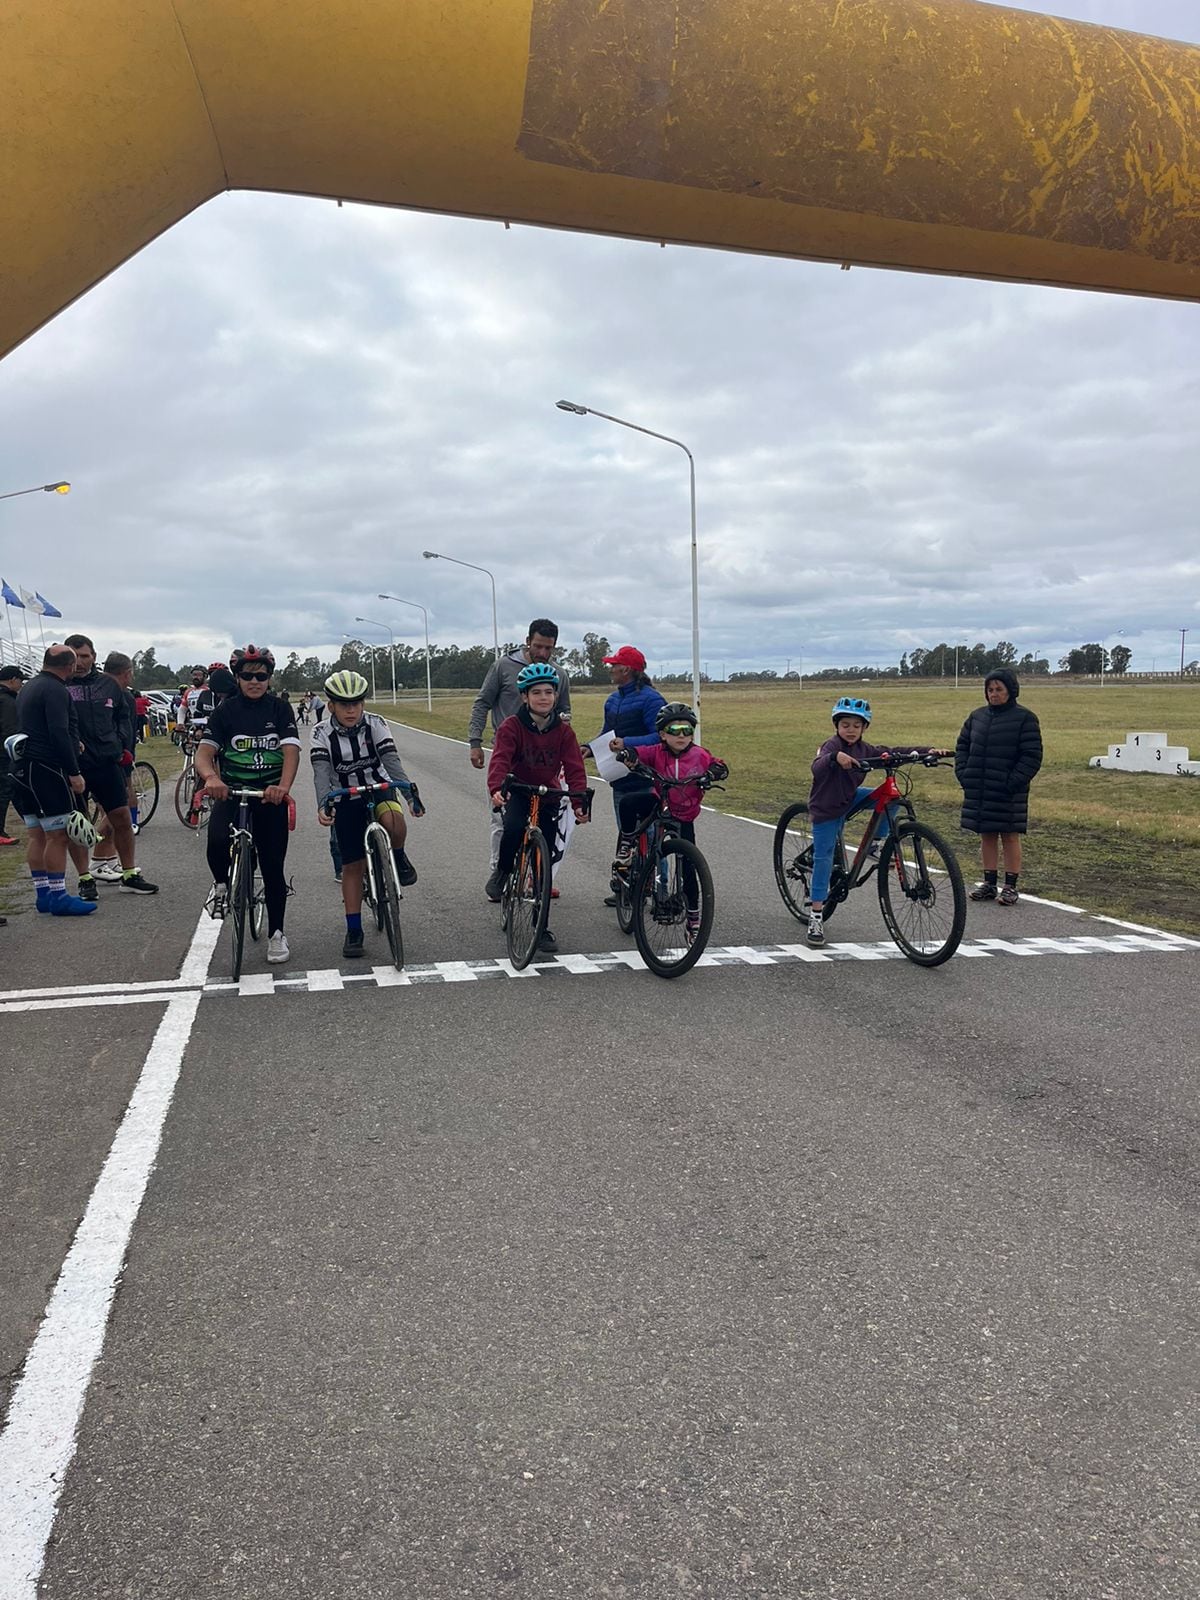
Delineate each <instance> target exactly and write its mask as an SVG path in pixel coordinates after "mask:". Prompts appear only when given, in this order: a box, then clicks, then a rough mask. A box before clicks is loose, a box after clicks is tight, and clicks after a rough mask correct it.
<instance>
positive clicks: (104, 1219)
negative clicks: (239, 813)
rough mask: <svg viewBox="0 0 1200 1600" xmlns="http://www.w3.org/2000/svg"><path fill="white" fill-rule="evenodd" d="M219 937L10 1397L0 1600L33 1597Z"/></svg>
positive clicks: (2, 1484)
mask: <svg viewBox="0 0 1200 1600" xmlns="http://www.w3.org/2000/svg"><path fill="white" fill-rule="evenodd" d="M220 931H221V925H220V923H219V922H213V921H212V920H211V919H210V918H209V917H208V916H207V915H204V914H202V915H201V918H200V921H199V923H198V925H197V927H196V931H195V933H194V934H193V935H192V942H191V944H190V945H189V947H188V952H187V955H186V956H185V957H184V961H183V966H182V968H181V969H180V974H179V978H180V981H181V982H185V983H190V984H195V985H197V987H195V988H193V989H192V990H191V991H190V992H189V993H187V994H172V993H170V992H168V993H166V994H164V995H163V996H162V999H163V1000H164V1001H165V1002H166V1010H165V1012H164V1014H163V1018H162V1021H161V1022H160V1023H159V1025H158V1030H157V1032H156V1033H155V1035H154V1040H153V1042H152V1043H151V1045H150V1049H149V1052H148V1053H147V1055H146V1060H145V1064H144V1065H143V1067H142V1071H141V1074H140V1076H139V1077H138V1081H137V1085H136V1087H135V1088H134V1091H133V1094H132V1095H131V1096H130V1100H129V1105H128V1107H127V1108H126V1111H125V1115H124V1117H123V1118H122V1119H121V1125H120V1127H119V1128H118V1129H117V1135H116V1138H115V1139H114V1140H113V1143H112V1148H111V1149H110V1150H109V1152H108V1156H107V1158H106V1160H105V1162H104V1166H103V1167H102V1168H101V1171H100V1176H99V1178H98V1179H97V1181H96V1187H95V1188H94V1189H93V1190H92V1194H91V1198H90V1199H89V1200H88V1204H87V1210H86V1211H85V1212H84V1214H83V1221H82V1222H81V1223H80V1224H79V1228H78V1230H77V1232H76V1234H75V1237H74V1239H73V1240H72V1242H71V1248H70V1250H69V1251H68V1252H67V1257H66V1260H65V1261H64V1262H63V1266H62V1271H61V1272H60V1273H59V1275H58V1282H57V1283H56V1284H55V1285H54V1292H53V1294H52V1295H51V1296H50V1304H49V1306H48V1307H47V1308H46V1315H45V1317H44V1318H43V1320H42V1324H41V1326H40V1327H39V1329H38V1331H37V1336H36V1338H35V1339H34V1341H33V1346H32V1348H31V1349H30V1351H29V1355H28V1357H27V1358H26V1361H25V1367H24V1370H23V1371H22V1373H21V1377H20V1379H19V1380H18V1382H17V1385H16V1388H15V1389H14V1390H13V1395H12V1401H11V1403H10V1405H9V1408H8V1417H7V1419H6V1421H5V1426H4V1431H3V1432H2V1433H0V1600H36V1595H37V1588H38V1581H39V1579H40V1577H41V1571H42V1566H43V1563H44V1562H45V1558H46V1543H47V1541H48V1539H49V1538H50V1532H51V1529H52V1528H53V1526H54V1518H55V1516H56V1514H57V1511H58V1501H59V1496H60V1495H61V1494H62V1488H63V1483H64V1480H65V1478H66V1474H67V1468H68V1467H69V1466H70V1464H71V1458H72V1456H73V1455H74V1453H75V1438H76V1431H77V1429H78V1427H79V1419H80V1417H81V1416H82V1414H83V1406H84V1401H85V1400H86V1398H87V1392H88V1385H89V1384H90V1382H91V1377H92V1370H93V1368H94V1367H95V1364H96V1361H97V1359H98V1358H99V1355H100V1352H101V1350H102V1349H103V1347H104V1337H105V1333H106V1331H107V1328H108V1316H109V1311H110V1309H111V1307H112V1301H113V1295H114V1294H115V1293H116V1288H117V1283H118V1281H119V1279H120V1276H121V1268H122V1265H123V1263H124V1260H125V1252H126V1251H127V1249H128V1248H129V1239H130V1235H131V1233H132V1232H133V1224H134V1222H135V1220H136V1218H137V1214H138V1211H139V1210H140V1208H141V1204H142V1200H143V1197H144V1196H145V1193H146V1185H147V1184H148V1183H149V1181H150V1174H151V1172H153V1170H154V1163H155V1161H156V1159H157V1156H158V1149H159V1144H160V1142H161V1140H162V1130H163V1124H164V1123H165V1121H166V1117H167V1111H168V1109H169V1107H170V1104H171V1098H172V1096H173V1095H174V1093H175V1085H176V1084H177V1083H178V1081H179V1070H180V1067H181V1066H182V1063H183V1057H184V1052H185V1051H186V1050H187V1046H188V1040H189V1039H190V1038H191V1033H192V1026H193V1024H194V1023H195V1020H196V1012H197V1010H198V1009H199V1006H200V999H201V992H202V991H201V989H200V987H199V985H201V984H203V983H204V981H205V979H206V978H207V976H208V966H209V960H210V958H211V956H212V952H213V949H214V947H215V945H216V942H217V938H218V936H219V935H220ZM140 998H141V997H140V996H139V999H140ZM146 998H147V999H150V998H153V997H151V996H147V997H146Z"/></svg>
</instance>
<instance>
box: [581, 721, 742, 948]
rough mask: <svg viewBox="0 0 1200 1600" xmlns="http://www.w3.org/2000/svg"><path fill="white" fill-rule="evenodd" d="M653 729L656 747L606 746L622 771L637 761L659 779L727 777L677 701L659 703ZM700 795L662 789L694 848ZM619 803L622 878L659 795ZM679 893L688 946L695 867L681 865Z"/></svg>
mask: <svg viewBox="0 0 1200 1600" xmlns="http://www.w3.org/2000/svg"><path fill="white" fill-rule="evenodd" d="M654 726H655V729H656V731H657V733H658V737H659V740H660V741H661V742H660V743H659V744H643V745H637V746H636V747H632V748H630V747H627V746H626V744H625V741H624V740H623V739H621V738H614V739H613V740H612V741H611V743H610V745H609V748H610V749H611V750H615V751H616V753H617V756H618V757H619V759H620V760H621V761H623V762H624V763H625V765H626V766H627V767H629V768H631V769H632V768H635V767H636V766H637V765H638V763H639V762H641V764H642V766H644V767H649V768H650V769H651V771H653V772H657V773H658V774H659V775H660V776H662V777H664V778H691V777H695V776H698V775H699V774H700V773H702V772H707V773H709V774H711V776H712V778H713V781H714V782H716V783H720V782H721V780H722V779H723V778H727V777H728V776H729V768H728V767H727V766H726V765H725V763H724V762H723V761H718V760H717V758H716V756H714V755H713V754H712V753H711V751H708V750H705V749H704V748H703V747H702V746H701V745H698V744H697V743H696V713H695V712H694V711H693V710H692V708H691V706H685V705H684V704H683V703H682V701H679V700H674V701H672V702H671V704H670V705H664V706H663V707H662V708H661V709H660V711H659V713H658V715H657V716H656V717H655V719H654ZM700 796H701V790H700V786H699V785H698V784H689V785H688V787H687V788H686V789H668V790H667V809H668V810H669V811H670V813H671V815H672V816H673V817H675V818H676V819H677V821H678V823H679V831H680V833H681V834H682V836H683V837H684V838H685V839H689V840H691V842H692V843H693V844H695V842H696V818H697V817H698V816H699V815H700ZM619 803H620V808H621V809H620V820H621V834H620V838H619V840H618V842H617V858H616V860H615V861H614V862H613V871H614V872H615V873H619V874H620V875H621V876H622V877H624V875H625V874H626V873H627V872H628V871H629V868H630V864H631V862H632V860H633V846H634V840H635V837H636V831H637V827H638V824H639V823H640V822H642V821H643V820H644V819H645V818H646V817H648V816H650V815H651V814H652V812H654V811H655V810H657V808H658V797H657V795H655V794H653V793H648V792H647V791H646V790H644V789H635V790H633V791H632V792H631V793H629V794H623V795H621V796H619ZM683 889H684V894H685V895H686V896H687V905H688V911H687V935H688V940H689V942H690V941H691V939H692V938H693V937H694V935H695V933H696V930H697V929H698V928H699V926H700V895H699V892H698V889H697V885H696V873H695V869H694V868H693V867H692V865H691V864H690V862H685V863H684V868H683Z"/></svg>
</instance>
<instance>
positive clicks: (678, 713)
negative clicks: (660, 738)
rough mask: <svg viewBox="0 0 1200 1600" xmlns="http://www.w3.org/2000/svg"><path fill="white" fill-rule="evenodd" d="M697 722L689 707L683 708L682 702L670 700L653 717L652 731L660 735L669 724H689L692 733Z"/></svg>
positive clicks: (697, 719)
mask: <svg viewBox="0 0 1200 1600" xmlns="http://www.w3.org/2000/svg"><path fill="white" fill-rule="evenodd" d="M698 721H699V718H698V717H697V716H696V713H695V712H694V711H693V710H692V708H691V706H685V705H684V703H683V701H682V700H672V701H671V702H670V703H669V704H668V705H665V706H663V708H662V709H661V711H660V712H659V713H658V715H657V716H656V717H655V719H654V731H655V732H656V733H661V732H662V731H663V729H664V728H665V727H666V726H667V724H668V723H669V722H690V723H691V725H692V732H693V733H694V732H695V731H696V723H697V722H698Z"/></svg>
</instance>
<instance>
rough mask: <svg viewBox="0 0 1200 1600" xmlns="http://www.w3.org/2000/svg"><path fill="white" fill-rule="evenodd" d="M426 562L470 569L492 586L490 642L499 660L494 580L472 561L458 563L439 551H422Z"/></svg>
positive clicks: (453, 558)
mask: <svg viewBox="0 0 1200 1600" xmlns="http://www.w3.org/2000/svg"><path fill="white" fill-rule="evenodd" d="M421 554H422V555H423V556H424V557H425V559H426V561H453V563H454V565H455V566H456V567H470V569H471V571H472V572H482V573H483V574H484V576H485V577H486V578H488V579H489V580H490V582H491V585H492V642H493V644H494V645H495V647H496V660H497V661H499V659H500V628H499V625H498V624H497V621H496V580H495V578H494V577H492V574H491V573H490V572H489V571H488V569H487V568H486V567H477V566H476V565H475V563H474V562H473V561H460V560H459V558H458V557H457V556H444V555H443V554H442V553H441V551H440V550H422V551H421Z"/></svg>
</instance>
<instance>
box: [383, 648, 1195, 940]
mask: <svg viewBox="0 0 1200 1600" xmlns="http://www.w3.org/2000/svg"><path fill="white" fill-rule="evenodd" d="M845 687H848V688H849V689H850V691H851V692H854V693H857V692H861V693H863V694H865V695H866V696H867V697H868V698H869V700H870V701H871V705H872V708H873V710H874V713H875V715H874V721H873V722H872V725H871V738H872V740H873V742H875V743H897V744H899V743H901V742H902V741H903V740H904V739H908V740H911V741H912V742H913V743H914V744H935V745H936V744H941V745H947V746H953V744H954V741H955V739H956V738H957V736H958V731H959V729H960V728H961V726H962V724H963V721H964V719H965V718H966V716H967V715H968V713H969V712H970V711H972V710H973V709H974V708H975V707H976V706H978V705H981V704H982V703H983V692H982V685H981V684H979V683H978V682H975V681H973V682H972V683H970V684H964V685H962V686H960V688H959V689H958V690H957V691H955V690H954V689H953V688H946V687H943V686H941V685H939V684H926V683H919V684H915V683H914V684H902V683H896V684H889V685H882V684H878V683H872V684H864V685H861V686H860V685H849V686H845ZM676 692H677V691H676ZM840 692H842V686H837V685H834V686H832V687H830V686H829V685H827V684H822V685H821V686H820V687H819V688H818V687H809V686H807V685H806V686H805V687H803V688H802V689H796V688H794V687H792V686H790V685H786V686H780V687H779V688H775V687H770V688H763V687H761V686H754V687H749V688H745V689H742V688H737V687H726V686H724V685H720V684H714V685H712V686H710V687H709V688H708V689H707V690H706V693H705V700H704V707H703V710H704V742H705V744H706V745H707V746H708V747H709V748H710V749H712V750H714V751H715V752H716V753H717V754H718V755H720V756H721V757H722V759H723V760H725V761H727V762H728V763H729V766H730V769H731V775H730V779H729V783H728V785H727V787H726V790H725V792H724V794H714V795H713V796H712V799H713V802H714V803H715V805H716V806H717V807H718V808H719V809H721V810H723V811H734V812H739V813H741V814H742V815H743V816H748V817H757V818H759V819H761V820H763V821H773V820H774V819H775V818H776V817H777V816H778V815H779V813H780V811H782V809H783V807H784V806H785V805H788V804H790V802H791V801H793V800H802V799H804V798H805V797H806V796H807V793H808V785H809V778H810V774H809V763H810V762H811V760H812V757H813V754H814V752H815V750H816V747H817V745H818V744H819V743H820V742H821V740H823V739H825V738H826V737H828V732H829V727H830V723H829V708H830V706H831V705H832V703H833V701H834V699H835V698H836V697H837V695H838V694H839V693H840ZM605 693H606V691H604V690H602V689H594V690H592V689H579V690H576V691H573V692H572V707H573V712H574V723H575V729H576V732H577V733H578V734H579V735H580V737H581V738H584V739H586V738H589V737H591V736H592V735H593V734H594V733H595V732H596V731H597V730H598V728H599V726H600V721H601V710H602V707H603V704H604V698H605ZM684 698H686V696H684ZM1022 698H1023V701H1024V703H1025V704H1027V705H1028V706H1030V707H1031V708H1032V709H1033V710H1034V711H1036V712H1037V714H1038V717H1039V719H1040V721H1041V724H1042V737H1043V740H1044V742H1045V747H1046V759H1045V765H1044V766H1043V768H1042V771H1041V773H1040V774H1039V776H1038V777H1037V779H1036V780H1035V782H1034V785H1033V789H1032V791H1031V795H1030V832H1029V835H1028V837H1027V839H1026V841H1025V867H1024V872H1023V874H1022V879H1021V882H1022V886H1023V887H1024V888H1026V889H1028V890H1029V892H1030V893H1032V894H1041V895H1045V896H1047V897H1048V898H1050V899H1062V900H1067V901H1070V902H1073V903H1075V904H1080V905H1086V906H1088V907H1090V908H1092V909H1093V910H1097V911H1106V912H1108V913H1110V914H1112V915H1115V916H1124V917H1129V918H1131V919H1133V920H1140V921H1150V922H1153V923H1155V924H1156V925H1159V926H1162V927H1169V928H1174V929H1176V930H1178V931H1181V932H1186V933H1193V934H1200V907H1198V906H1197V896H1198V894H1200V779H1194V778H1179V777H1176V778H1159V777H1154V776H1150V775H1147V776H1145V777H1142V776H1139V775H1136V774H1133V773H1119V772H1104V771H1101V770H1099V769H1090V768H1089V767H1088V765H1087V762H1088V758H1089V757H1090V756H1094V755H1103V754H1104V753H1105V752H1106V750H1107V748H1108V746H1109V745H1110V744H1116V743H1122V742H1124V740H1125V738H1126V736H1127V734H1129V733H1130V732H1131V731H1133V730H1145V731H1148V732H1150V731H1157V732H1163V733H1166V734H1168V735H1169V736H1170V741H1171V743H1172V744H1177V745H1186V746H1188V747H1189V749H1190V751H1191V754H1192V757H1193V759H1200V684H1197V683H1155V684H1147V685H1141V684H1136V683H1131V684H1120V683H1115V682H1113V680H1112V679H1110V680H1109V682H1108V683H1107V684H1106V685H1105V686H1104V688H1100V686H1099V685H1098V684H1094V683H1089V684H1070V683H1046V684H1030V685H1026V686H1025V688H1024V690H1023V694H1022ZM473 699H474V696H473V695H470V694H463V695H452V694H443V695H439V696H438V697H437V698H436V699H435V701H434V708H433V712H432V714H430V713H428V712H427V711H426V709H425V702H424V699H421V700H419V701H408V702H404V703H402V705H401V706H400V707H399V709H398V711H397V713H396V714H397V715H398V716H399V718H400V719H401V720H403V721H405V722H409V723H412V724H413V726H414V727H419V728H428V729H429V730H430V731H432V732H434V733H443V734H449V735H450V736H452V737H454V738H463V737H464V736H465V733H466V727H467V718H468V716H469V714H470V709H471V703H472V701H473ZM376 709H377V710H379V711H380V712H382V713H383V714H384V715H385V716H390V715H392V708H391V706H390V704H388V703H387V702H381V703H380V704H379V705H378V706H377V707H376ZM464 760H465V755H464ZM913 798H914V802H915V803H916V806H917V810H918V814H919V815H921V816H923V817H925V818H926V820H928V821H929V822H931V823H932V824H933V825H934V826H935V827H937V828H939V829H940V830H941V831H942V832H943V833H944V834H945V835H946V837H947V838H948V839H949V840H950V842H951V843H953V844H955V845H956V846H957V847H958V851H959V856H960V859H961V860H962V862H963V867H964V870H965V871H966V872H967V873H968V875H971V874H974V875H975V876H977V875H978V874H977V870H976V869H977V868H978V840H977V839H975V837H974V836H973V835H969V834H964V833H962V832H961V831H960V830H959V826H958V814H959V805H960V800H961V791H960V790H959V788H958V785H957V783H955V781H954V774H953V772H952V771H950V770H942V771H937V772H929V771H926V770H924V769H922V768H918V769H916V773H915V777H914V791H913ZM763 850H764V856H765V859H769V853H770V843H769V840H768V838H767V836H766V835H764V839H763Z"/></svg>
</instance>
